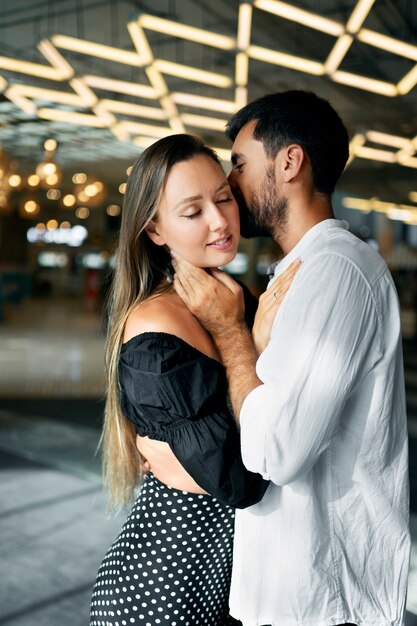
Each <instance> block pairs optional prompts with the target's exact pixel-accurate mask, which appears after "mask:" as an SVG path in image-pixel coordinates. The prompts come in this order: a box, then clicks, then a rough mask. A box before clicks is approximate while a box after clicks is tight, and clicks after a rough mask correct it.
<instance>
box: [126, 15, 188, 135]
mask: <svg viewBox="0 0 417 626" xmlns="http://www.w3.org/2000/svg"><path fill="white" fill-rule="evenodd" d="M129 32H130V35H131V37H132V40H133V43H134V45H135V47H136V49H137V50H138V51H140V50H141V51H142V53H143V54H144V57H145V58H146V64H145V72H146V75H147V76H148V79H149V81H150V83H151V85H152V87H153V88H154V90H155V94H156V96H157V97H158V98H159V103H160V105H161V107H162V109H163V111H164V112H165V114H166V117H167V118H168V121H169V125H170V128H171V131H172V132H177V133H184V132H185V128H184V125H183V123H182V121H181V119H180V117H179V113H178V110H177V107H176V105H175V103H174V101H173V100H172V98H171V96H170V94H169V89H168V86H167V84H166V82H165V79H164V78H163V76H162V74H161V69H160V67H158V66H157V62H156V61H154V57H153V53H152V50H151V47H150V45H149V42H148V38H147V37H146V35H145V33H144V31H143V29H142V27H141V25H140V24H139V23H138V22H136V23H135V22H131V23H130V25H129ZM169 66H170V69H171V70H172V69H173V67H174V66H176V67H175V69H176V70H178V69H179V68H180V67H181V68H182V69H184V67H185V66H184V67H183V66H179V65H178V64H175V63H171V64H169V62H168V66H167V65H166V66H165V69H167V67H169ZM189 69H192V68H189Z"/></svg>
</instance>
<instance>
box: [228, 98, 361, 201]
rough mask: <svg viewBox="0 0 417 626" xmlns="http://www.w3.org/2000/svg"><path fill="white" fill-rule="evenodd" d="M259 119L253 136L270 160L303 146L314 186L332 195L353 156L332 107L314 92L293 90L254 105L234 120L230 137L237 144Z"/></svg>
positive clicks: (233, 118)
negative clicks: (286, 148)
mask: <svg viewBox="0 0 417 626" xmlns="http://www.w3.org/2000/svg"><path fill="white" fill-rule="evenodd" d="M251 120H257V123H256V126H255V129H254V132H253V137H254V139H257V140H258V141H261V142H262V144H263V146H264V150H265V153H266V154H267V156H268V157H270V158H274V157H275V156H276V155H277V154H278V152H279V151H280V150H281V148H283V147H284V146H288V145H289V144H291V143H297V144H299V145H300V146H301V147H302V148H303V149H304V150H305V152H306V153H307V155H308V157H309V158H310V162H311V169H312V172H313V184H314V187H315V189H316V190H317V191H318V192H320V193H325V194H327V195H331V194H332V192H333V191H334V188H335V185H336V183H337V180H338V179H339V177H340V175H341V173H342V172H343V169H344V167H345V165H346V161H347V160H348V157H349V137H348V133H347V130H346V128H345V126H344V124H343V122H342V120H341V119H340V117H339V115H338V114H337V113H336V111H335V110H334V109H333V108H332V106H331V105H330V104H329V103H328V102H327V100H324V99H323V98H320V97H319V96H317V95H316V94H314V93H312V92H311V91H301V90H291V91H283V92H279V93H274V94H269V95H267V96H263V97H262V98H259V99H258V100H255V101H254V102H250V103H249V104H247V105H246V106H245V107H243V108H242V109H241V110H240V111H238V112H237V113H235V115H233V117H232V118H231V119H230V121H229V123H228V125H227V129H226V134H227V136H228V137H229V138H230V139H231V140H232V141H234V140H235V138H236V136H237V134H238V133H239V131H240V130H241V128H242V127H243V126H245V124H247V123H248V122H250V121H251Z"/></svg>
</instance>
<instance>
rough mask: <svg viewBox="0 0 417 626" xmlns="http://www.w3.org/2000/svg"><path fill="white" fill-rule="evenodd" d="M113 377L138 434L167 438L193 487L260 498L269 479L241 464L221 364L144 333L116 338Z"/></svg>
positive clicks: (241, 502) (233, 498)
mask: <svg viewBox="0 0 417 626" xmlns="http://www.w3.org/2000/svg"><path fill="white" fill-rule="evenodd" d="M245 299H246V298H245ZM252 317H253V316H252ZM119 383H120V399H121V406H122V410H123V412H124V414H125V415H126V417H127V418H128V419H130V420H131V421H132V422H133V423H134V424H135V427H136V431H137V433H138V434H139V435H141V436H148V437H149V438H150V439H156V440H158V441H164V442H166V443H168V444H169V446H170V447H171V449H172V451H173V452H174V454H175V456H176V457H177V459H178V460H179V461H180V463H181V465H182V466H183V467H184V468H185V470H186V471H187V472H188V473H189V474H190V475H191V476H192V478H193V479H194V480H195V481H196V482H197V484H198V485H200V487H202V488H203V489H204V490H205V491H207V492H208V493H210V494H211V495H212V496H214V497H216V498H218V500H220V501H221V502H223V503H226V504H229V505H230V506H233V507H236V508H245V507H248V506H251V505H252V504H255V503H256V502H259V500H260V499H261V498H262V496H263V495H264V493H265V491H266V489H267V487H268V484H269V483H268V482H267V481H265V480H263V478H262V477H261V476H260V475H259V474H254V473H253V472H250V471H248V470H247V469H246V468H245V466H244V465H243V461H242V457H241V453H240V437H239V431H238V428H237V425H236V422H235V419H234V417H233V415H232V413H231V412H230V410H229V407H228V401H227V378H226V372H225V368H224V366H223V365H222V364H221V363H220V362H218V361H216V360H215V359H212V358H210V357H208V356H206V355H205V354H203V353H202V352H200V351H199V350H197V349H196V348H194V347H193V346H191V345H190V344H188V343H187V342H185V341H184V340H183V339H181V338H179V337H177V336H175V335H171V334H168V333H163V332H145V333H141V334H140V335H137V336H136V337H133V338H132V339H130V340H129V341H127V342H126V343H124V344H122V347H121V353H120V360H119Z"/></svg>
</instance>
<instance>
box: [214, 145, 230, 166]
mask: <svg viewBox="0 0 417 626" xmlns="http://www.w3.org/2000/svg"><path fill="white" fill-rule="evenodd" d="M213 150H214V151H215V153H216V154H217V156H218V157H219V158H220V159H221V160H222V161H224V162H225V163H230V159H231V156H232V153H231V151H230V150H228V149H227V148H216V147H214V148H213Z"/></svg>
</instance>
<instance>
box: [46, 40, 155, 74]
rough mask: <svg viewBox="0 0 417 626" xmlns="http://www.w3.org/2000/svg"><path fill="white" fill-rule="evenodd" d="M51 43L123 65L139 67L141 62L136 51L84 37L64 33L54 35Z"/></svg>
mask: <svg viewBox="0 0 417 626" xmlns="http://www.w3.org/2000/svg"><path fill="white" fill-rule="evenodd" d="M52 43H53V44H54V45H55V46H56V47H57V48H60V49H64V50H71V51H72V52H78V53H79V54H86V55H88V56H93V57H98V58H99V59H107V60H108V61H115V62H116V63H124V64H125V65H132V66H134V67H141V65H142V64H143V62H142V60H141V58H140V57H139V56H138V55H137V54H136V52H130V51H129V50H122V49H120V48H114V47H112V46H106V45H104V44H101V43H94V42H93V41H88V40H85V39H78V38H76V37H67V36H66V35H54V36H53V37H52Z"/></svg>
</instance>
